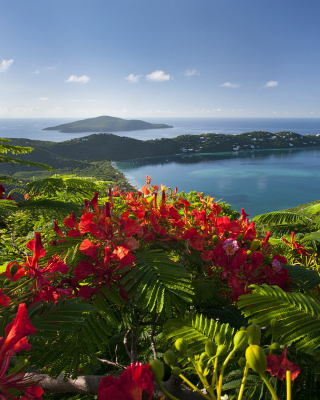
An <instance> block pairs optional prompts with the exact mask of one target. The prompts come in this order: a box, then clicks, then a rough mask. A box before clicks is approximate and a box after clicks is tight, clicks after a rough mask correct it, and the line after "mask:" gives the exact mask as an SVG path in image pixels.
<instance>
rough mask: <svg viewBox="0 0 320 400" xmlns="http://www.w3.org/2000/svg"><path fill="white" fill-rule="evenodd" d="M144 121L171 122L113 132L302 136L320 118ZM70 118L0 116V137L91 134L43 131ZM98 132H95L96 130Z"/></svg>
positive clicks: (319, 130)
mask: <svg viewBox="0 0 320 400" xmlns="http://www.w3.org/2000/svg"><path fill="white" fill-rule="evenodd" d="M141 119H142V120H143V121H147V122H151V123H160V124H167V125H172V126H173V128H167V129H150V130H149V129H148V130H143V131H131V132H112V133H114V134H116V135H119V136H127V137H131V138H135V139H140V140H148V139H156V138H161V137H165V138H172V137H176V136H180V135H189V134H190V135H200V134H202V133H224V134H231V135H235V134H238V133H243V132H252V131H256V130H258V131H269V132H272V133H275V132H279V131H290V132H296V133H300V134H301V135H307V134H310V135H316V134H320V118H141ZM75 120H76V119H75V118H73V119H71V118H19V119H18V118H16V119H11V118H0V137H5V138H9V139H10V138H27V139H33V140H49V141H53V142H62V141H64V140H70V139H73V138H77V137H84V136H88V135H91V134H92V133H86V132H84V133H61V132H58V131H43V130H42V129H44V128H47V127H49V126H56V125H60V124H65V123H68V122H73V121H75ZM97 133H98V132H97Z"/></svg>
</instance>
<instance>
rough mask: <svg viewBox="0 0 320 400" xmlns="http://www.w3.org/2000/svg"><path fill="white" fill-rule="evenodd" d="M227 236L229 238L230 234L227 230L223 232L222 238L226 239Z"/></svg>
mask: <svg viewBox="0 0 320 400" xmlns="http://www.w3.org/2000/svg"><path fill="white" fill-rule="evenodd" d="M229 236H230V232H229V231H227V230H225V231H224V237H225V238H228V237H229Z"/></svg>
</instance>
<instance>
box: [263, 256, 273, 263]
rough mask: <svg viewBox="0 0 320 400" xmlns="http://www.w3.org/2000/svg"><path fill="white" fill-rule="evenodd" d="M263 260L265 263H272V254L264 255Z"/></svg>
mask: <svg viewBox="0 0 320 400" xmlns="http://www.w3.org/2000/svg"><path fill="white" fill-rule="evenodd" d="M263 262H264V263H265V264H270V263H271V256H270V254H266V255H265V256H264V257H263Z"/></svg>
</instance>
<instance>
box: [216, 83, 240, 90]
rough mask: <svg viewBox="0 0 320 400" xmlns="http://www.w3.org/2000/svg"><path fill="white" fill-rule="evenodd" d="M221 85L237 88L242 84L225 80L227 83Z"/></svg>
mask: <svg viewBox="0 0 320 400" xmlns="http://www.w3.org/2000/svg"><path fill="white" fill-rule="evenodd" d="M220 86H221V87H229V88H233V89H236V88H238V87H240V86H241V84H240V83H231V82H225V83H223V84H222V85H220Z"/></svg>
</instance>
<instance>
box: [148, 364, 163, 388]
mask: <svg viewBox="0 0 320 400" xmlns="http://www.w3.org/2000/svg"><path fill="white" fill-rule="evenodd" d="M149 369H150V371H151V372H152V379H153V380H154V381H156V382H157V383H158V384H159V383H161V382H162V379H163V377H164V367H163V365H162V362H161V361H160V360H158V359H155V360H152V361H150V362H149Z"/></svg>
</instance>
